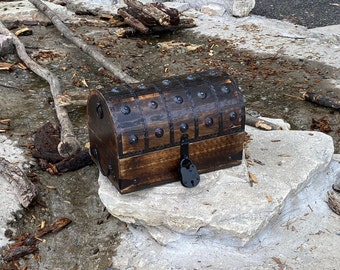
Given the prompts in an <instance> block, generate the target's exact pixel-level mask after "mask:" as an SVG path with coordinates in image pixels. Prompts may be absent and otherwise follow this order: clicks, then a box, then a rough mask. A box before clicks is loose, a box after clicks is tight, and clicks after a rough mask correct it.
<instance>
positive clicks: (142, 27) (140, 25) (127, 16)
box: [118, 8, 150, 34]
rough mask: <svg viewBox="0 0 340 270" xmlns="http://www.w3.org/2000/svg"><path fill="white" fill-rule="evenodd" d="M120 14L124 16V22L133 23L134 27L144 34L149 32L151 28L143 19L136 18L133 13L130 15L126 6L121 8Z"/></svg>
mask: <svg viewBox="0 0 340 270" xmlns="http://www.w3.org/2000/svg"><path fill="white" fill-rule="evenodd" d="M118 14H119V15H121V16H122V17H123V18H124V22H125V23H127V24H128V25H131V26H132V27H133V28H135V29H137V30H138V31H140V32H141V33H143V34H147V33H148V32H149V31H150V29H149V28H148V27H146V26H145V25H144V24H143V23H141V21H139V20H138V19H136V18H135V17H134V16H133V15H130V14H129V13H128V11H127V9H126V8H120V9H119V10H118Z"/></svg>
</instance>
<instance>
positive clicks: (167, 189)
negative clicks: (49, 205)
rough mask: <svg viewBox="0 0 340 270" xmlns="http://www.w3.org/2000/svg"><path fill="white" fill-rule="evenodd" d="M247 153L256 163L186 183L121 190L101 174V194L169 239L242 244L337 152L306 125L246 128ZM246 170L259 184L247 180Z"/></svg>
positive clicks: (113, 208) (127, 218) (129, 219)
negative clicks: (292, 128)
mask: <svg viewBox="0 0 340 270" xmlns="http://www.w3.org/2000/svg"><path fill="white" fill-rule="evenodd" d="M248 131H249V133H250V134H251V136H252V141H251V142H250V143H249V145H248V150H247V153H248V155H249V162H251V163H252V165H251V166H250V167H249V168H247V166H246V163H245V162H243V164H242V165H240V166H237V167H234V168H230V169H225V170H220V171H216V172H212V173H208V174H204V175H201V182H200V184H199V185H198V186H197V187H195V188H193V189H186V188H184V187H182V186H181V185H180V183H178V182H176V183H171V184H167V185H163V186H159V187H155V188H151V189H146V190H142V191H138V192H135V193H131V194H126V195H120V194H119V193H118V192H117V191H116V189H115V188H114V187H113V185H111V183H110V182H109V180H108V179H107V178H106V177H103V176H100V177H99V185H100V188H99V196H100V198H101V200H102V202H103V203H104V205H105V206H106V207H107V209H108V211H109V212H110V213H111V214H112V215H113V216H115V217H117V218H119V219H120V220H122V221H124V222H126V223H129V224H134V225H140V226H142V227H144V228H146V230H147V231H148V232H149V234H150V235H152V237H153V238H154V239H155V240H156V241H157V242H159V243H161V244H163V245H166V244H169V243H170V242H173V241H178V240H179V239H181V238H183V237H187V236H193V237H197V236H199V237H201V238H206V239H215V240H216V241H217V240H218V241H222V242H225V243H226V245H227V246H243V245H245V244H246V243H247V242H249V240H250V239H252V238H253V237H254V236H255V235H256V234H258V233H259V232H260V231H261V230H262V229H263V228H265V227H266V226H267V225H268V223H269V222H270V220H271V219H272V218H274V217H276V216H277V215H278V214H279V213H280V211H281V210H282V208H283V207H284V204H285V201H286V200H287V198H288V197H291V196H294V195H296V194H297V193H298V192H299V191H300V190H301V189H303V188H304V187H305V186H306V185H307V184H308V182H309V180H310V179H311V178H312V176H313V175H314V174H316V173H317V172H320V171H324V170H325V169H326V168H327V167H328V165H329V163H330V161H331V158H332V155H333V141H332V138H331V137H330V136H328V135H325V134H323V133H319V132H307V131H270V132H265V131H259V130H255V129H251V128H250V129H248ZM248 170H249V172H251V173H252V174H253V175H255V176H256V178H257V180H258V184H254V185H253V186H252V187H251V186H250V184H249V179H248Z"/></svg>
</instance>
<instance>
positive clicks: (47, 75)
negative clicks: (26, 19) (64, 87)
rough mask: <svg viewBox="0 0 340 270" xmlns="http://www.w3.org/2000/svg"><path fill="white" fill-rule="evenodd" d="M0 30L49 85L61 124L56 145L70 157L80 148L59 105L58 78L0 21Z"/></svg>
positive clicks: (24, 60) (21, 56)
mask: <svg viewBox="0 0 340 270" xmlns="http://www.w3.org/2000/svg"><path fill="white" fill-rule="evenodd" d="M0 32H1V33H3V34H5V35H7V36H10V37H11V38H12V39H13V44H14V45H15V48H16V50H17V53H18V56H19V57H20V59H21V60H22V61H23V62H24V63H25V65H26V66H27V67H29V68H30V69H31V70H32V71H33V72H34V73H35V74H37V75H38V76H40V77H42V78H43V79H45V80H46V81H47V82H48V83H49V85H50V90H51V93H52V96H53V100H54V106H55V110H56V114H57V117H58V120H59V123H60V126H61V138H60V139H61V142H60V144H59V146H58V151H59V153H60V155H61V156H63V157H70V156H73V155H74V154H76V153H77V152H78V151H79V149H80V143H79V142H78V140H77V139H76V137H75V135H74V133H73V126H72V123H71V121H70V119H69V117H68V112H67V109H66V108H65V107H62V106H59V100H58V96H59V95H61V89H60V84H59V80H58V78H57V77H56V76H55V75H54V74H53V73H52V72H50V71H49V70H48V69H47V68H44V67H42V66H40V65H39V64H37V63H36V62H34V61H33V60H32V59H31V58H30V57H29V56H28V54H27V52H26V49H25V46H24V45H23V44H22V42H21V41H20V40H19V39H18V38H17V37H16V36H15V35H14V34H13V33H12V32H10V31H9V30H8V29H7V28H6V27H5V26H4V25H3V24H2V23H1V22H0Z"/></svg>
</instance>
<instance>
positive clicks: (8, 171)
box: [0, 158, 38, 207]
mask: <svg viewBox="0 0 340 270" xmlns="http://www.w3.org/2000/svg"><path fill="white" fill-rule="evenodd" d="M0 171H1V173H2V175H3V176H5V177H6V179H7V181H8V182H9V183H10V184H11V186H12V187H13V189H14V190H16V191H17V196H18V198H19V202H20V203H21V205H22V206H23V207H28V206H29V205H30V203H31V202H32V201H33V200H34V199H35V198H36V196H37V194H38V190H37V188H36V187H35V185H34V184H33V183H32V182H31V181H30V180H29V179H28V178H27V176H26V175H25V174H24V172H23V171H22V170H21V169H20V168H19V167H18V166H15V165H13V164H12V163H10V162H9V161H7V160H6V159H5V158H0Z"/></svg>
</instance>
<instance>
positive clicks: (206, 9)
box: [201, 4, 225, 16]
mask: <svg viewBox="0 0 340 270" xmlns="http://www.w3.org/2000/svg"><path fill="white" fill-rule="evenodd" d="M201 12H202V13H205V14H208V15H210V16H222V15H223V14H224V12H225V8H224V7H223V6H221V5H218V4H209V5H203V6H202V7H201Z"/></svg>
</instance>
